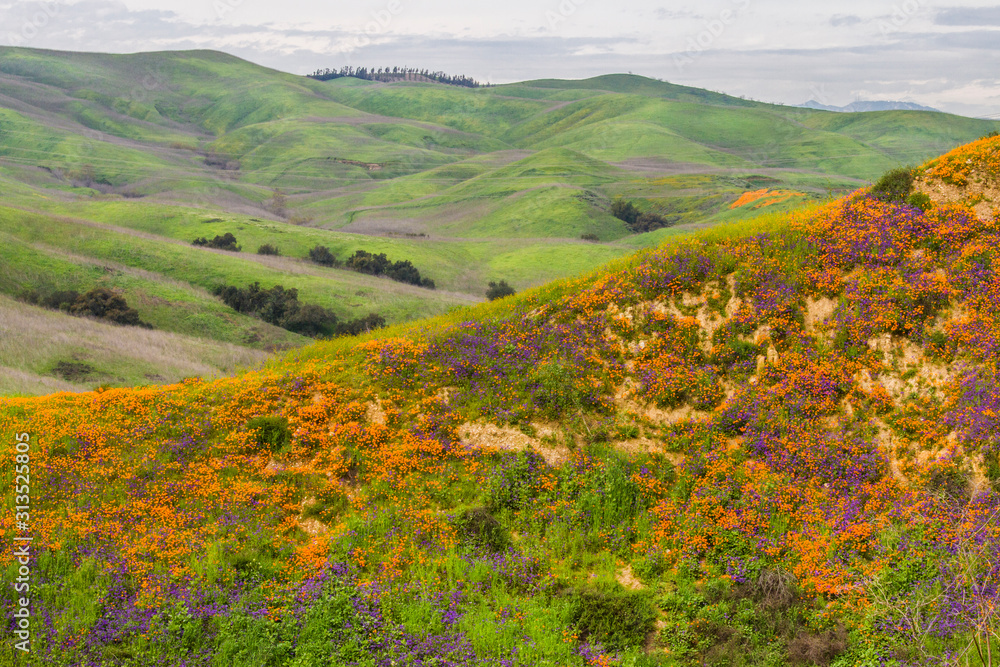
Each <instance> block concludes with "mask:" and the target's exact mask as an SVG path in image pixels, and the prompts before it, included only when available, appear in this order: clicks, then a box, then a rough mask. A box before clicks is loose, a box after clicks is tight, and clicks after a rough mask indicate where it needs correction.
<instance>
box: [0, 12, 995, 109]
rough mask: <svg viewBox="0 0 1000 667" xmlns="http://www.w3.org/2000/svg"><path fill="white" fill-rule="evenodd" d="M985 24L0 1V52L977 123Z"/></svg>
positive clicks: (989, 48)
mask: <svg viewBox="0 0 1000 667" xmlns="http://www.w3.org/2000/svg"><path fill="white" fill-rule="evenodd" d="M973 1H974V0H973ZM217 5H219V6H221V7H222V8H223V9H224V11H219V6H217ZM997 12H998V10H997V8H995V7H990V6H970V5H969V4H968V0H967V1H966V4H956V3H951V2H945V1H943V0H934V1H932V0H894V2H892V3H871V2H868V1H867V0H865V1H862V0H839V1H838V2H836V3H835V4H828V5H825V6H823V7H822V9H820V8H818V7H817V6H816V5H814V4H812V3H789V2H787V1H786V0H702V1H701V2H697V3H696V2H693V1H687V2H673V3H670V4H669V5H665V4H664V3H663V2H662V0H659V1H657V0H637V1H635V2H630V3H629V4H628V6H627V7H623V6H621V5H610V4H603V3H599V2H597V0H506V1H505V2H504V3H493V4H489V5H474V4H473V3H467V2H464V1H463V2H459V1H458V0H421V2H420V3H416V2H414V0H369V1H368V2H361V3H337V4H336V5H332V4H331V5H321V4H317V3H315V2H314V1H313V0H283V1H282V2H280V3H260V2H250V1H249V0H210V1H209V2H206V1H205V0H198V1H191V0H180V1H178V2H173V3H171V5H170V8H169V9H163V5H162V3H160V2H153V1H152V0H126V1H125V2H115V1H113V0H80V1H78V2H58V1H55V2H47V1H46V2H34V1H33V2H13V3H10V2H8V3H4V4H0V26H2V27H0V43H5V44H16V45H22V46H34V47H40V48H57V49H72V50H81V51H111V52H131V51H140V50H141V51H147V50H159V49H187V48H215V49H219V50H224V51H227V52H230V53H232V54H234V55H237V56H240V57H243V58H246V59H248V60H251V61H253V62H256V63H259V64H262V65H266V66H268V67H274V68H277V69H283V70H286V71H290V72H295V73H299V74H303V73H306V72H309V71H312V70H314V69H316V68H322V67H338V66H340V65H344V64H353V65H359V64H367V65H382V64H387V63H391V64H397V63H398V64H407V65H414V66H420V67H427V68H430V69H440V70H445V71H450V72H454V73H459V74H467V75H470V76H474V77H476V78H478V79H481V80H490V81H493V82H499V83H502V82H509V81H516V80H524V79H531V78H548V77H564V78H579V77H586V76H593V75H598V74H605V73H609V72H623V71H634V72H636V73H641V74H645V75H647V76H655V77H660V78H664V79H667V80H671V81H676V82H678V83H684V84H686V85H692V86H699V87H704V88H709V89H712V90H722V91H725V92H729V93H731V94H735V95H745V96H748V97H753V98H756V99H763V100H766V101H784V102H788V103H798V102H802V101H805V100H806V99H808V98H809V97H810V96H811V95H810V93H811V92H813V91H816V90H823V91H825V94H826V95H827V96H828V97H829V98H830V99H829V103H831V104H845V103H847V102H850V101H853V97H854V94H855V93H856V92H857V91H864V93H865V94H866V95H868V94H870V95H872V96H873V97H878V98H887V97H890V96H893V95H908V96H910V97H911V98H912V99H913V100H914V101H917V102H920V103H922V104H927V105H929V106H935V107H938V108H942V109H945V110H950V111H956V112H961V113H966V114H977V115H978V114H990V113H997V111H998V109H997V108H996V107H997V104H998V99H997V97H998V92H997V88H996V82H995V77H994V76H993V72H992V71H991V66H990V63H992V62H995V59H996V52H997V50H998V49H1000V38H998V32H997V31H996V30H995V29H993V26H998V25H1000V15H998V14H997ZM553 13H554V14H555V15H556V16H558V17H559V19H560V20H559V21H557V22H555V24H550V21H549V18H551V17H547V14H553ZM692 44H694V45H695V46H694V48H692ZM678 56H683V57H684V58H685V61H684V62H685V64H684V66H683V67H682V68H678V66H677V58H678ZM926 82H934V83H933V85H931V84H929V83H926Z"/></svg>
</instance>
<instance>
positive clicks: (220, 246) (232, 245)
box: [191, 232, 242, 252]
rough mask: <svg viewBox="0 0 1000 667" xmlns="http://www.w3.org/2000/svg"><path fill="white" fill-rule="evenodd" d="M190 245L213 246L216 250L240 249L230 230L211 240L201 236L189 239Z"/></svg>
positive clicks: (233, 250)
mask: <svg viewBox="0 0 1000 667" xmlns="http://www.w3.org/2000/svg"><path fill="white" fill-rule="evenodd" d="M191 245H196V246H204V247H207V248H215V249H216V250H228V251H229V252H239V251H240V250H241V249H242V248H241V247H240V246H239V245H238V244H237V243H236V237H235V236H233V235H232V233H230V232H226V233H225V234H223V235H222V236H216V237H215V238H214V239H212V240H208V239H207V238H205V237H204V236H202V237H201V238H198V239H195V240H194V241H191Z"/></svg>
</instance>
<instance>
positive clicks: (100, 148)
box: [0, 47, 1000, 391]
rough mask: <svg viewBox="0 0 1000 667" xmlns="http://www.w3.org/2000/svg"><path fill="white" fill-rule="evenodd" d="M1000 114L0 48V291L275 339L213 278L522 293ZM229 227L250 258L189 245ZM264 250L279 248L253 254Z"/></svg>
mask: <svg viewBox="0 0 1000 667" xmlns="http://www.w3.org/2000/svg"><path fill="white" fill-rule="evenodd" d="M695 119H697V120H695ZM997 127H1000V124H998V123H995V122H988V121H978V120H973V119H960V118H956V117H952V116H948V115H946V114H933V113H916V112H884V113H875V114H853V115H846V114H834V113H828V112H822V111H813V110H803V109H790V108H785V107H780V106H774V105H767V104H762V103H756V102H747V101H745V100H738V99H736V98H732V97H728V96H725V95H721V94H718V93H711V92H709V91H699V90H697V89H693V88H687V87H683V86H675V85H672V84H668V83H664V82H659V81H653V80H650V79H645V78H643V77H636V76H631V75H611V76H605V77H596V78H593V79H587V80H582V81H551V80H545V81H534V82H532V81H529V82H524V83H520V84H513V85H510V86H497V87H491V88H483V89H476V90H471V89H458V88H455V87H450V86H442V85H437V84H428V83H414V82H397V83H392V84H381V83H371V82H359V81H357V80H353V79H349V78H343V79H337V80H334V81H330V82H320V81H315V80H312V79H308V78H305V77H298V76H293V75H291V74H287V73H282V72H278V71H275V70H271V69H268V68H264V67H259V66H257V65H254V64H253V63H249V62H246V61H243V60H240V59H239V58H235V57H233V56H229V55H226V54H222V53H214V52H210V51H184V52H163V53H145V54H130V55H111V54H95V53H85V54H81V53H69V52H61V51H46V50H39V49H21V48H9V47H0V198H2V202H0V204H2V205H3V206H4V209H3V210H0V234H2V235H4V237H5V238H13V243H14V244H15V245H16V246H17V247H19V248H20V247H24V244H27V246H28V250H27V254H26V255H24V258H23V261H22V262H21V266H14V267H12V268H9V269H7V270H5V271H3V272H2V273H0V292H3V293H4V294H6V295H7V296H13V295H16V294H17V292H18V291H19V290H21V289H25V288H31V287H34V286H35V285H33V284H32V281H39V282H40V283H41V284H48V283H65V284H66V285H67V286H68V287H72V288H74V289H79V290H80V291H87V290H89V289H91V288H93V287H95V286H97V285H98V284H105V283H108V282H112V283H115V284H114V285H113V286H114V287H117V288H119V289H121V290H122V291H123V296H124V297H125V298H126V300H128V301H129V302H130V303H133V302H134V303H136V304H137V305H138V307H139V310H140V316H141V317H142V318H144V320H146V321H150V322H152V323H154V324H155V325H156V326H163V327H165V328H167V329H168V330H171V331H174V332H177V333H184V334H193V335H198V336H201V337H205V338H208V339H212V340H215V341H219V342H226V343H235V344H241V345H246V346H249V347H253V348H256V349H264V348H272V347H274V346H275V345H281V344H286V343H294V342H295V341H296V340H298V341H300V342H301V339H296V338H294V337H288V336H286V335H284V334H280V333H275V332H273V331H269V330H264V331H263V332H261V331H257V330H256V328H255V324H254V322H253V321H247V318H239V317H236V314H235V313H232V312H227V311H226V309H223V308H221V307H220V304H219V303H218V302H217V301H214V300H212V299H210V298H208V297H206V294H205V292H206V290H211V289H212V288H214V287H215V286H217V285H218V284H220V283H225V284H229V285H245V284H247V283H249V282H253V280H256V279H258V278H259V279H260V280H261V282H262V284H266V285H272V284H284V285H285V286H286V287H295V288H296V289H299V291H300V296H301V299H302V301H303V303H316V304H320V305H324V306H326V307H329V308H332V309H334V310H335V311H336V312H337V314H338V315H339V316H341V317H343V318H346V319H355V318H358V317H364V316H366V315H368V314H369V313H371V312H378V313H379V314H381V315H383V316H385V317H386V318H387V319H388V320H389V321H390V322H400V321H403V320H407V319H413V318H417V317H421V316H429V315H435V314H438V313H441V312H443V311H445V310H447V309H448V308H449V307H452V306H453V305H455V304H461V303H467V302H469V301H472V300H477V299H482V298H483V296H484V292H485V290H486V286H487V284H488V283H489V282H490V281H497V280H507V281H508V282H509V283H511V284H512V286H513V287H514V288H515V289H517V290H523V289H525V288H529V287H532V286H536V285H539V284H541V283H543V282H545V281H547V280H550V279H554V278H560V277H565V276H568V275H573V274H574V273H576V272H577V271H581V270H589V269H593V268H595V267H597V266H600V265H601V264H602V263H604V262H606V261H608V260H609V259H612V258H614V257H619V256H622V255H624V254H626V253H628V252H630V251H631V250H632V249H634V248H640V247H649V246H654V245H656V244H657V243H658V242H659V241H660V240H662V239H663V238H666V237H669V236H676V235H678V234H679V233H687V232H689V231H691V230H693V229H697V228H701V227H705V226H708V225H711V224H715V223H717V222H724V221H734V220H741V219H745V218H747V217H750V216H752V215H753V214H754V213H755V209H753V208H752V207H749V208H748V207H738V208H737V209H730V205H731V204H732V203H733V202H735V201H737V200H738V198H739V197H740V196H741V195H743V194H744V193H745V192H748V191H749V192H754V191H758V190H760V189H761V188H764V187H766V188H769V189H770V190H771V191H786V192H797V193H801V194H800V195H797V196H796V197H795V198H793V199H789V200H787V201H785V202H784V203H780V204H777V205H778V206H783V207H784V208H786V209H787V208H790V207H791V206H793V205H797V204H799V203H803V202H810V201H816V200H819V199H826V198H828V197H830V196H833V195H836V194H843V193H845V192H847V191H850V190H852V189H854V188H856V187H858V186H859V185H861V184H863V183H864V182H866V181H867V180H870V179H874V178H875V177H876V176H877V175H878V174H880V173H882V172H883V171H884V170H885V169H887V168H889V167H892V166H896V164H897V163H900V162H902V163H910V162H918V161H921V160H924V159H927V158H929V157H932V156H933V155H934V154H937V153H939V152H942V151H944V150H947V149H950V148H951V147H952V146H954V145H955V144H956V143H959V142H961V141H968V140H969V139H972V138H973V137H975V136H981V135H982V134H984V133H986V132H988V131H990V130H993V129H996V128H997ZM279 190H280V192H279ZM618 196H621V197H624V198H627V199H629V200H632V201H634V202H636V204H637V206H638V207H639V208H640V210H642V211H643V212H648V213H654V214H657V215H660V216H661V217H663V218H664V219H666V220H667V221H668V222H670V223H671V224H672V225H674V226H673V227H672V228H670V229H665V230H659V231H657V232H653V233H650V234H640V235H633V234H630V232H629V230H628V229H627V228H626V226H625V225H624V224H623V223H622V222H621V221H619V220H617V219H616V218H614V217H613V216H612V215H611V214H610V212H609V208H610V204H611V202H612V201H613V199H614V198H615V197H618ZM8 207H9V208H10V209H11V210H20V211H21V212H20V213H16V214H15V213H12V212H11V211H9V210H8ZM32 214H37V216H35V217H30V216H31V215H32ZM26 216H29V217H30V220H31V221H32V222H31V224H27V225H26V224H24V221H25V220H26V219H28V218H26ZM225 233H232V234H235V235H236V237H237V239H238V241H239V243H241V244H242V245H243V249H244V254H242V255H234V256H228V257H227V256H222V255H219V254H212V253H210V252H206V251H201V250H197V249H191V248H184V247H182V246H183V245H185V244H188V243H190V241H192V240H193V239H195V238H200V237H207V238H212V237H213V236H215V235H221V234H225ZM595 237H596V239H597V240H596V241H593V239H594V238H595ZM582 238H586V239H590V240H591V242H588V243H586V244H584V243H582V242H581V239H582ZM264 244H271V245H275V246H277V247H278V248H279V250H280V251H281V254H282V257H280V258H268V259H261V258H258V257H256V256H252V253H253V252H254V250H255V249H256V248H258V247H259V246H261V245H264ZM316 245H323V246H326V247H329V248H330V249H331V250H332V251H333V252H334V253H335V254H336V255H337V256H338V257H339V258H340V259H341V260H343V259H346V258H347V257H348V256H350V255H351V254H353V253H354V252H355V251H357V250H364V251H366V252H372V253H381V252H384V253H385V254H386V255H387V256H388V257H391V258H393V260H394V261H410V262H412V264H413V265H414V266H415V267H417V269H418V270H419V271H420V273H421V275H422V276H424V275H425V276H426V277H428V278H430V279H431V280H434V281H435V284H436V285H437V287H438V288H439V290H440V291H439V292H436V293H435V292H431V291H430V290H408V289H404V288H402V287H400V286H399V285H398V284H395V285H394V284H391V283H390V282H389V281H378V280H368V281H364V280H362V279H360V278H359V277H358V276H357V275H352V274H350V273H349V272H345V271H336V270H327V269H320V268H318V267H315V266H312V265H308V264H305V263H303V262H302V261H301V260H302V258H304V257H305V256H306V254H307V252H308V250H309V249H311V248H313V247H315V246H316ZM7 255H8V256H11V255H10V251H9V250H8V251H7ZM47 267H48V268H51V269H52V273H51V275H48V274H46V271H47V270H48V268H47ZM100 267H108V269H109V271H107V274H106V275H104V274H101V273H100ZM114 271H124V272H125V273H129V275H130V278H129V279H125V278H124V277H123V276H122V275H120V274H115V273H113V272H114ZM136 271H146V272H147V273H146V274H144V275H143V276H142V280H138V281H137V280H133V279H132V277H135V276H136V275H137V274H136V273H135V272H136ZM286 273H288V274H292V275H287V276H286V275H285V274H286ZM167 283H169V284H170V285H171V288H170V289H169V290H168V289H166V288H165V287H164V285H165V284H167ZM178 283H185V284H186V286H185V285H184V284H180V285H178ZM21 370H22V371H23V370H25V369H21ZM45 390H46V387H44V386H40V387H39V391H45Z"/></svg>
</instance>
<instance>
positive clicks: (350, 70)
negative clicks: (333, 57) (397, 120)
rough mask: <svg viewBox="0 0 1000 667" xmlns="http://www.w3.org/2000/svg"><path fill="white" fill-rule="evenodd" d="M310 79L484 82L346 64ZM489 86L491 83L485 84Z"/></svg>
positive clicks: (452, 83)
mask: <svg viewBox="0 0 1000 667" xmlns="http://www.w3.org/2000/svg"><path fill="white" fill-rule="evenodd" d="M306 76H308V77H309V78H310V79H316V80H318V81H330V80H331V79H340V78H343V77H347V76H350V77H353V78H355V79H364V80H365V81H385V82H389V81H400V80H403V79H406V78H408V77H414V76H419V77H424V78H426V79H430V80H431V81H436V82H437V83H444V84H447V85H449V86H462V87H464V88H479V87H481V86H483V85H484V84H481V83H479V82H478V81H476V80H475V79H473V78H472V77H469V76H465V75H464V74H459V75H458V76H453V75H450V74H445V73H444V72H440V71H439V72H432V71H430V70H427V69H416V68H414V67H391V68H390V67H379V68H378V69H375V68H374V67H350V66H345V67H341V68H340V69H339V70H338V69H330V68H329V67H328V68H326V69H318V70H316V71H315V72H313V73H312V74H306ZM485 85H486V86H489V84H485Z"/></svg>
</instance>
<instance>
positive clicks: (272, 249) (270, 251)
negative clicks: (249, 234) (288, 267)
mask: <svg viewBox="0 0 1000 667" xmlns="http://www.w3.org/2000/svg"><path fill="white" fill-rule="evenodd" d="M257 254H258V255H280V254H281V251H280V250H278V246H276V245H274V244H273V243H264V244H261V245H260V246H259V247H258V248H257Z"/></svg>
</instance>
